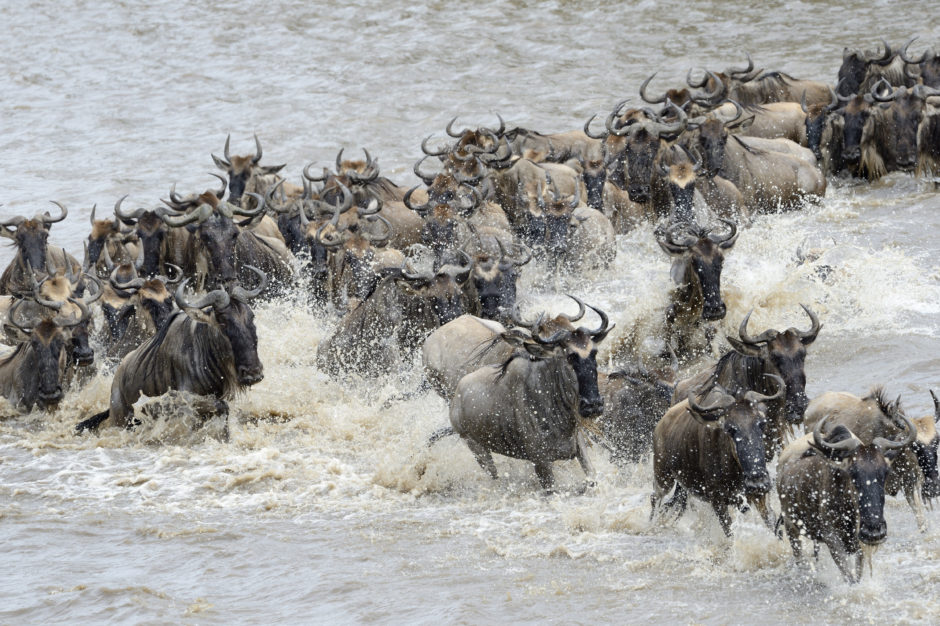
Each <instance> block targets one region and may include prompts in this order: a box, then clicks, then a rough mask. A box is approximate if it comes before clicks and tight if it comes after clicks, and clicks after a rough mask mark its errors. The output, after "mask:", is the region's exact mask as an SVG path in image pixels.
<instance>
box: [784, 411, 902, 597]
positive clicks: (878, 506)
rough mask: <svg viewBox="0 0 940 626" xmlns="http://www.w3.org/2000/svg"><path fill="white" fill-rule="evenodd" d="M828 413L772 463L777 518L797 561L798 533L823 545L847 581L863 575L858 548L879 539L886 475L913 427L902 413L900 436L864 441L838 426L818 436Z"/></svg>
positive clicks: (884, 526) (884, 530)
mask: <svg viewBox="0 0 940 626" xmlns="http://www.w3.org/2000/svg"><path fill="white" fill-rule="evenodd" d="M828 421H829V418H828V416H827V417H824V418H822V419H821V420H820V421H819V422H818V423H817V424H816V427H815V428H814V429H813V432H812V434H811V435H807V436H806V437H804V438H802V439H800V440H797V441H794V442H793V443H791V444H790V445H789V446H787V448H786V449H785V450H784V451H783V453H782V454H781V455H780V462H779V463H778V464H777V493H778V494H779V495H780V507H781V513H782V515H781V520H782V521H783V525H784V528H786V531H787V537H788V538H789V540H790V547H791V548H792V549H793V554H794V556H796V557H797V558H798V559H799V558H801V557H802V553H803V548H802V544H801V539H800V538H801V536H802V535H805V536H807V537H809V538H810V539H812V540H813V542H814V544H815V543H817V542H819V543H824V544H826V546H827V547H828V548H829V553H830V554H831V555H832V559H833V561H835V563H836V565H837V566H838V568H839V571H841V572H842V575H843V576H845V578H846V579H847V580H848V581H849V582H858V580H859V579H860V578H861V575H862V549H863V546H864V547H866V548H868V549H869V550H870V549H871V548H872V547H874V546H877V545H879V544H881V543H883V542H884V540H885V539H886V538H887V535H888V525H887V524H886V523H885V519H884V500H885V479H886V478H887V475H888V470H889V465H890V463H891V461H892V459H893V458H894V457H895V456H896V455H897V453H898V451H899V450H900V449H901V448H904V447H905V446H908V445H910V443H911V442H912V441H914V438H915V437H916V436H917V430H916V429H915V428H914V425H913V424H912V423H911V422H910V420H908V419H907V418H906V417H905V418H902V421H903V424H904V426H903V434H902V436H901V439H900V440H894V441H892V440H889V439H884V438H882V437H875V438H874V440H873V441H871V442H870V443H863V442H862V441H861V440H860V439H859V438H858V437H856V436H855V434H854V433H853V432H852V431H851V430H850V429H848V428H846V427H845V426H843V425H838V426H836V427H835V428H833V429H832V431H831V432H830V433H829V435H828V436H826V437H823V429H824V428H825V426H826V422H828Z"/></svg>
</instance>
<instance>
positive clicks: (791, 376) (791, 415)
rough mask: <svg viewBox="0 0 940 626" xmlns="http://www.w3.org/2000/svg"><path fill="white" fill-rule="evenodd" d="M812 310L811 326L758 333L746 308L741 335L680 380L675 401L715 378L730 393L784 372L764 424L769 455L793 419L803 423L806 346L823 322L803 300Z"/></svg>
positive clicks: (760, 387) (761, 385)
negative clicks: (708, 365) (714, 360)
mask: <svg viewBox="0 0 940 626" xmlns="http://www.w3.org/2000/svg"><path fill="white" fill-rule="evenodd" d="M800 306H802V307H803V310H804V311H806V314H807V315H808V316H809V319H810V322H811V326H810V328H809V330H806V331H802V330H798V329H796V328H788V329H787V330H785V331H783V332H779V331H777V330H774V329H769V330H765V331H764V332H763V333H761V334H760V335H758V336H757V337H751V336H750V335H749V334H748V333H747V323H748V320H750V318H751V313H748V314H747V315H746V316H745V317H744V319H743V320H742V321H741V326H740V327H739V328H738V337H739V338H737V339H736V338H734V337H728V338H727V339H728V342H729V343H730V344H731V346H732V348H734V349H733V350H730V351H728V352H726V353H725V354H724V355H722V356H721V358H720V359H718V362H717V363H715V365H714V366H712V367H711V368H709V369H707V370H705V371H703V372H701V373H699V374H696V375H695V376H692V377H691V378H686V379H685V380H682V381H680V382H679V383H678V384H677V385H676V391H675V393H674V394H673V402H681V401H682V400H684V399H685V398H686V397H688V395H689V393H691V392H692V390H695V389H701V388H705V387H707V385H709V384H710V381H716V382H717V383H718V384H720V385H721V386H722V387H724V388H725V389H728V390H729V391H730V392H732V393H737V392H738V391H740V390H741V389H745V390H746V389H754V390H757V391H760V392H762V393H769V392H771V391H772V390H771V389H769V388H768V387H769V385H767V383H766V378H765V376H764V375H765V374H774V375H777V376H780V377H781V378H782V379H783V381H784V383H785V385H786V390H785V393H784V395H783V396H782V397H780V398H778V399H776V400H774V401H773V402H771V403H770V404H769V405H768V407H767V418H768V420H769V423H768V425H767V428H766V429H765V430H764V438H765V450H766V451H767V454H768V460H770V458H772V457H773V455H774V454H775V453H776V452H777V451H778V450H779V449H780V447H781V445H782V444H783V436H784V432H785V431H786V430H787V428H788V427H789V425H790V424H800V423H802V421H803V414H804V412H805V411H806V405H807V404H808V403H809V400H808V399H807V397H806V372H805V362H806V348H807V346H809V345H810V344H811V343H813V342H814V341H816V336H817V335H818V334H819V331H820V329H821V328H822V324H820V323H819V318H818V317H816V314H815V313H813V312H812V311H811V310H810V309H809V307H807V306H806V305H803V304H801V305H800Z"/></svg>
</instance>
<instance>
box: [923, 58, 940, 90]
mask: <svg viewBox="0 0 940 626" xmlns="http://www.w3.org/2000/svg"><path fill="white" fill-rule="evenodd" d="M920 77H921V79H923V81H924V85H926V86H927V87H934V88H940V55H937V54H933V55H930V56H928V58H926V59H924V61H923V62H922V63H921V64H920Z"/></svg>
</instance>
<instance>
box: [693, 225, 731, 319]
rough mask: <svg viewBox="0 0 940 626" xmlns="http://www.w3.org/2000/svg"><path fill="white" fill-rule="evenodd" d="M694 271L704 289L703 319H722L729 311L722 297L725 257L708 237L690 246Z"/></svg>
mask: <svg viewBox="0 0 940 626" xmlns="http://www.w3.org/2000/svg"><path fill="white" fill-rule="evenodd" d="M689 252H690V253H691V257H690V263H691V264H692V271H693V272H694V273H695V276H696V277H697V278H698V282H699V285H700V287H701V290H702V299H703V300H704V303H703V305H702V319H704V320H720V319H723V318H724V316H725V313H726V312H727V307H726V306H725V303H724V301H723V300H722V299H721V268H722V266H723V265H724V261H725V257H724V254H723V253H722V251H721V248H719V247H718V246H717V245H715V243H714V242H713V241H711V240H710V239H708V238H702V239H699V240H698V241H697V242H696V243H695V245H693V246H692V247H691V248H689Z"/></svg>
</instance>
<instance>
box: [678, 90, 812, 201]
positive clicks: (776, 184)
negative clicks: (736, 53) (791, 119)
mask: <svg viewBox="0 0 940 626" xmlns="http://www.w3.org/2000/svg"><path fill="white" fill-rule="evenodd" d="M742 113H743V108H740V107H739V111H738V116H737V117H736V118H734V119H731V120H724V119H718V118H716V117H714V116H709V117H707V118H705V119H696V120H693V121H692V122H690V126H693V125H694V126H695V127H696V131H695V133H694V135H693V137H692V141H693V145H694V146H695V149H696V150H697V151H699V153H700V154H701V155H702V169H703V174H704V175H705V176H706V177H712V176H716V175H718V176H721V177H722V178H725V179H727V180H729V181H731V182H732V183H733V184H734V185H735V186H736V187H737V188H738V189H739V190H740V191H741V193H742V194H743V195H744V202H745V204H746V205H747V206H748V208H750V209H751V210H754V211H776V210H779V209H781V208H783V209H789V208H796V207H799V206H800V205H801V203H802V202H803V201H804V200H805V199H807V198H816V197H822V196H823V195H825V193H826V178H825V177H824V176H823V175H822V174H821V173H820V172H819V170H818V169H817V168H816V164H815V162H814V161H815V159H814V158H813V157H812V154H811V153H809V157H810V159H811V160H806V159H804V158H801V157H800V156H798V155H799V154H802V152H801V151H802V150H804V149H802V148H800V147H799V146H798V145H797V144H794V143H793V142H791V141H789V140H787V139H760V138H748V137H741V136H739V135H730V134H729V133H728V129H729V127H734V125H735V124H738V123H743V121H744V120H742V119H741V114H742Z"/></svg>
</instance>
